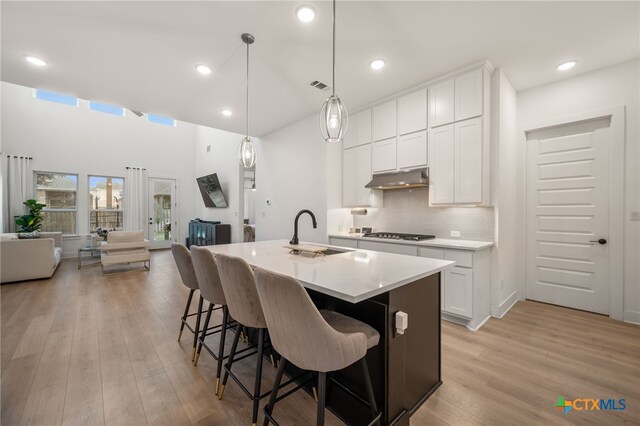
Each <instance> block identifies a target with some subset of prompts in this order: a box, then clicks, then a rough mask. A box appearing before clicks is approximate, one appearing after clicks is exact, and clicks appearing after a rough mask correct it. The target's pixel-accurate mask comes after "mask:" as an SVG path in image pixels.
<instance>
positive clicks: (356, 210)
mask: <svg viewBox="0 0 640 426" xmlns="http://www.w3.org/2000/svg"><path fill="white" fill-rule="evenodd" d="M368 212H369V211H368V210H367V209H363V208H354V209H351V214H352V215H354V216H366V215H367V213H368Z"/></svg>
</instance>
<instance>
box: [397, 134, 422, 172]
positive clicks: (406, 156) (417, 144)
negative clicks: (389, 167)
mask: <svg viewBox="0 0 640 426" xmlns="http://www.w3.org/2000/svg"><path fill="white" fill-rule="evenodd" d="M426 165H427V131H426V130H424V131H422V132H416V133H411V134H408V135H402V136H400V137H399V138H398V168H399V169H412V168H416V167H426Z"/></svg>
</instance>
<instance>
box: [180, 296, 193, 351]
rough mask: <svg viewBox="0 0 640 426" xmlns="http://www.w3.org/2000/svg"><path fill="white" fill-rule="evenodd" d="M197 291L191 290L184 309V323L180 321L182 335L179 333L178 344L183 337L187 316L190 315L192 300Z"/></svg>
mask: <svg viewBox="0 0 640 426" xmlns="http://www.w3.org/2000/svg"><path fill="white" fill-rule="evenodd" d="M194 292H195V290H189V298H188V299H187V306H185V307H184V314H183V315H182V321H180V333H178V342H179V341H180V338H181V337H182V331H183V330H184V322H185V321H186V320H187V315H189V307H190V306H191V299H192V298H193V293H194Z"/></svg>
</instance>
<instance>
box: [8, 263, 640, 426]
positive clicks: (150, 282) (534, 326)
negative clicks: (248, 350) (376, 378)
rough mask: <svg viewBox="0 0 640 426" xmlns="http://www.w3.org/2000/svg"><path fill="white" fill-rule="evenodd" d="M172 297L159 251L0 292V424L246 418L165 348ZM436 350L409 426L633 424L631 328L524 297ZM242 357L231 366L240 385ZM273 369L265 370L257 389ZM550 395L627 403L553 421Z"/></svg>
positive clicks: (457, 330) (175, 324) (69, 267)
mask: <svg viewBox="0 0 640 426" xmlns="http://www.w3.org/2000/svg"><path fill="white" fill-rule="evenodd" d="M186 296H187V290H186V289H185V288H184V287H183V286H182V284H181V283H180V280H179V277H178V274H177V271H176V269H175V266H174V263H173V259H172V257H171V253H170V252H168V251H162V252H155V253H153V261H152V270H151V272H149V273H146V272H130V273H126V274H119V275H114V276H110V277H102V276H101V275H100V270H99V268H97V267H95V268H87V269H83V270H81V271H78V270H77V269H76V263H75V261H73V260H65V261H64V262H63V263H62V265H61V266H60V268H59V269H58V271H57V272H56V274H55V275H54V277H53V278H52V279H50V280H43V281H32V282H28V283H19V284H8V285H7V284H5V285H3V286H2V287H1V288H0V297H1V333H2V342H1V343H2V345H1V355H2V358H1V369H2V382H1V389H0V390H1V394H2V400H1V403H2V407H1V408H2V417H1V421H2V425H16V424H33V425H55V424H63V423H64V424H107V425H133V424H170V425H175V424H202V425H205V424H212V425H213V424H215V425H236V424H238V425H240V424H249V423H250V410H251V404H250V402H249V401H248V400H247V399H246V398H245V396H244V394H242V393H241V391H240V390H239V389H238V387H237V386H236V385H235V383H233V382H232V381H229V384H228V386H227V389H226V391H225V399H224V400H223V401H218V400H217V399H216V398H214V396H213V385H214V380H215V364H214V362H213V360H212V358H211V357H210V356H208V354H206V353H204V352H203V354H202V357H201V359H200V363H199V364H198V366H197V367H193V366H192V364H191V362H190V355H191V340H190V339H189V334H188V333H185V334H184V336H183V339H182V342H180V343H178V342H177V341H176V337H177V331H178V328H179V319H178V318H179V316H180V314H181V312H182V310H183V307H184V303H185V301H186ZM194 309H195V306H194ZM211 339H212V341H213V342H216V341H217V338H215V337H212V338H211ZM229 340H231V339H229ZM442 342H443V350H442V359H443V379H444V384H443V385H442V387H440V389H438V391H437V392H436V393H435V395H433V396H432V397H431V398H430V399H429V400H428V401H427V402H426V403H425V404H424V405H423V406H422V407H421V408H420V410H418V412H417V413H415V414H414V416H413V417H412V419H411V424H412V425H431V424H442V425H447V424H448V425H472V424H480V425H516V424H517V425H524V424H553V425H563V424H606V425H613V424H623V423H626V424H640V327H638V326H634V325H630V324H624V323H620V322H616V321H612V320H609V319H608V318H606V317H602V316H599V315H594V314H589V313H585V312H580V311H575V310H570V309H564V308H559V307H555V306H549V305H544V304H539V303H534V302H524V303H518V304H517V305H516V306H515V307H514V308H513V309H512V310H511V312H509V314H507V316H506V317H505V318H503V319H502V320H497V319H491V320H490V321H489V322H488V323H487V324H486V325H485V326H484V327H483V328H482V329H481V330H480V331H479V332H476V333H472V332H470V331H468V330H467V329H465V328H463V327H460V326H456V325H453V324H450V323H446V322H444V323H443V338H442ZM252 362H253V359H252V358H249V359H247V360H245V361H243V362H242V363H240V364H238V370H239V371H241V374H244V376H245V377H246V379H247V380H251V378H252V365H251V363H252ZM274 375H275V370H273V369H272V368H270V367H265V380H264V386H265V389H266V388H267V387H268V386H270V384H271V380H272V379H273V376H274ZM558 396H565V397H566V398H567V399H573V398H581V397H584V398H615V399H618V398H624V399H626V401H627V407H628V408H627V411H625V412H622V413H620V412H618V413H614V412H604V411H601V412H575V411H571V412H569V413H568V414H567V415H563V414H561V413H560V412H559V411H557V409H556V408H554V404H555V402H556V399H557V398H558ZM276 416H277V418H279V419H280V420H281V423H282V424H283V425H286V424H299V425H308V424H314V423H315V404H314V403H313V400H312V399H311V398H310V397H309V396H307V395H306V394H304V393H301V392H298V393H297V394H295V395H293V396H292V397H290V398H288V399H286V400H284V401H282V402H281V403H279V404H278V405H277V406H276ZM261 420H262V419H261V418H260V422H261ZM327 424H328V425H333V424H339V421H337V419H336V418H335V417H333V416H332V415H330V414H329V415H328V416H327Z"/></svg>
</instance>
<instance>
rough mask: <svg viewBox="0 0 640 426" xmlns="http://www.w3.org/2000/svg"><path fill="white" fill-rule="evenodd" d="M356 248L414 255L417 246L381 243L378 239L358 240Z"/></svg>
mask: <svg viewBox="0 0 640 426" xmlns="http://www.w3.org/2000/svg"><path fill="white" fill-rule="evenodd" d="M358 248H359V249H363V250H373V251H383V252H385V253H396V254H406V255H409V256H416V255H417V254H418V248H417V247H416V246H410V245H404V244H392V243H381V242H378V241H362V240H360V241H358Z"/></svg>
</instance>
